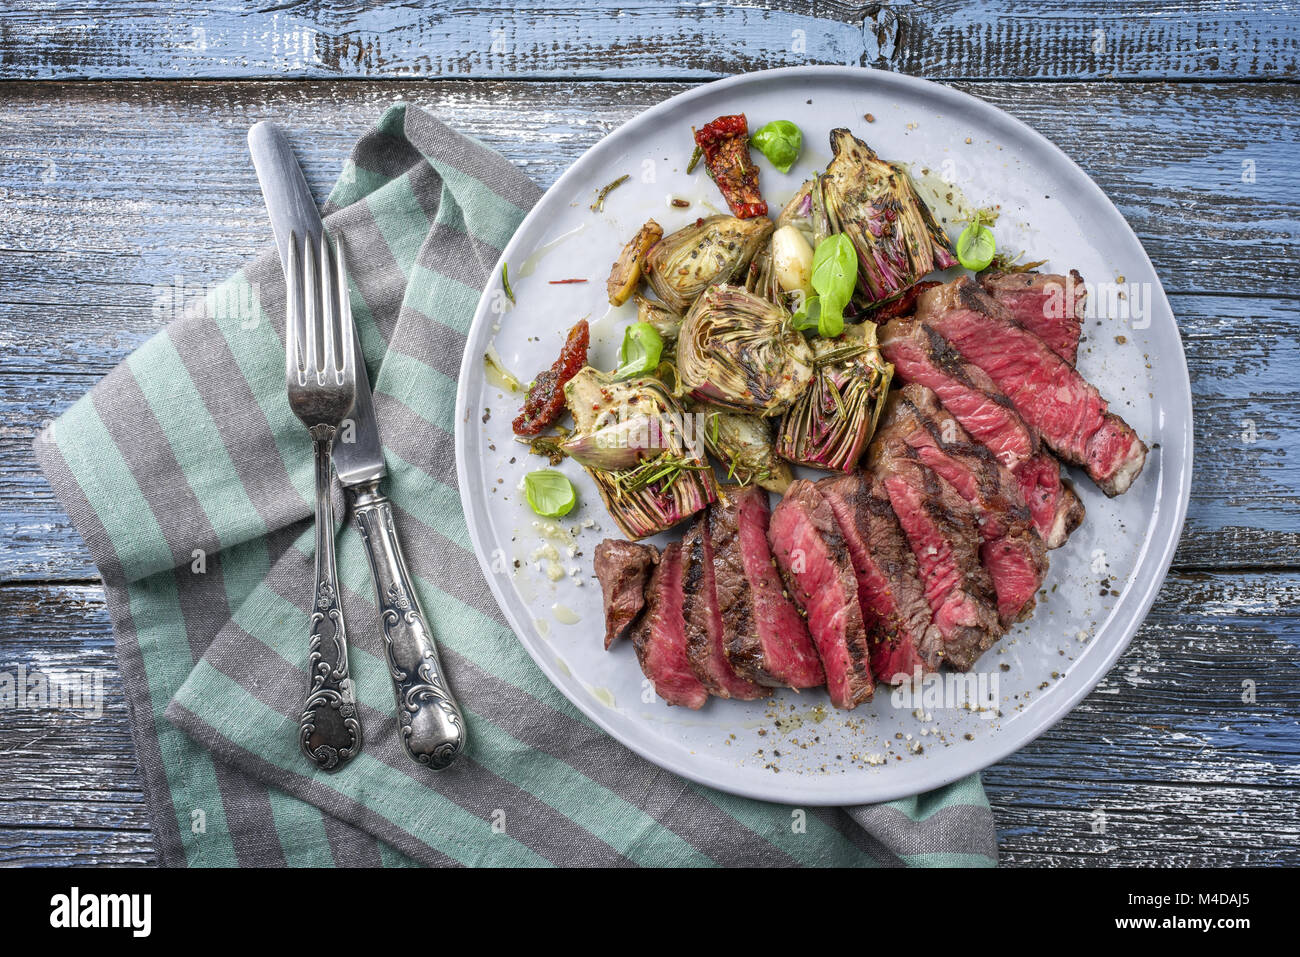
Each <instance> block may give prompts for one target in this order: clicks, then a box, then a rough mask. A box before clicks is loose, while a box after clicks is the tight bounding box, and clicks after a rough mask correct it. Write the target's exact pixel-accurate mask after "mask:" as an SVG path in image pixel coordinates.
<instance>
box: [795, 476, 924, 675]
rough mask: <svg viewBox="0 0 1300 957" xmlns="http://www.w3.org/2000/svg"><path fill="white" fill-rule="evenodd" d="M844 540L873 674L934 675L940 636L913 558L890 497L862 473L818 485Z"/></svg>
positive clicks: (834, 477)
mask: <svg viewBox="0 0 1300 957" xmlns="http://www.w3.org/2000/svg"><path fill="white" fill-rule="evenodd" d="M817 490H818V491H819V492H821V493H822V497H823V498H824V499H826V504H827V505H829V506H830V508H831V513H832V514H833V515H834V516H835V524H836V525H838V526H839V529H840V532H841V534H843V536H844V544H845V546H846V547H847V548H848V551H849V558H850V560H851V561H852V563H853V571H854V573H855V574H856V575H857V579H858V605H859V606H860V607H861V609H862V616H863V619H864V620H865V622H866V626H867V634H868V636H869V638H870V643H871V673H872V675H873V676H874V677H875V678H876V679H878V680H880V681H883V682H885V683H886V684H894V683H895V682H896V681H898V680H901V676H903V675H906V676H908V677H911V676H912V675H913V674H914V673H915V671H916V669H917V668H919V669H921V673H922V674H927V673H929V672H931V671H935V670H937V669H938V667H939V661H940V658H941V657H942V654H943V637H942V636H941V635H940V634H939V631H938V629H937V628H935V627H934V625H932V624H931V623H930V605H929V602H927V601H926V599H925V591H924V589H923V588H922V586H921V577H920V575H921V573H920V570H919V569H918V568H917V565H916V556H915V555H913V554H912V549H911V548H910V547H909V546H908V544H907V539H906V538H905V537H904V536H903V530H902V528H900V527H899V525H898V519H897V518H896V517H895V516H894V510H893V508H892V507H891V506H890V504H889V496H888V495H887V494H886V492H885V490H884V487H883V486H882V485H880V484H879V483H875V484H873V481H872V478H871V476H869V475H867V474H866V473H864V472H858V471H854V472H849V473H847V474H845V475H834V476H831V477H830V478H824V479H822V480H821V481H820V482H818V483H817Z"/></svg>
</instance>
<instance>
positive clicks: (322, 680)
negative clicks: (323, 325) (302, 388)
mask: <svg viewBox="0 0 1300 957" xmlns="http://www.w3.org/2000/svg"><path fill="white" fill-rule="evenodd" d="M311 437H312V442H313V445H314V446H315V452H316V597H315V603H314V605H313V608H312V616H311V644H310V647H309V648H308V652H307V672H308V677H309V678H310V681H311V684H310V686H309V688H308V690H307V703H306V705H304V707H303V712H302V719H301V721H299V727H298V743H299V744H300V745H302V750H303V753H304V754H306V755H307V757H309V758H310V759H311V760H312V762H313V763H315V764H316V766H317V767H319V768H321V769H322V770H325V771H335V770H337V769H339V768H341V767H342V766H343V765H345V764H347V762H349V761H351V760H352V759H353V758H354V757H356V756H357V754H358V753H359V752H360V751H361V717H360V715H358V714H357V699H356V695H355V693H354V691H353V688H352V679H351V677H350V676H349V672H348V631H347V626H346V625H345V624H344V622H343V605H342V603H341V600H340V597H339V584H338V568H337V566H336V565H335V563H334V514H333V510H332V509H331V508H330V453H331V450H332V448H333V445H334V428H333V427H332V426H327V425H318V426H316V427H315V428H313V429H312V430H311Z"/></svg>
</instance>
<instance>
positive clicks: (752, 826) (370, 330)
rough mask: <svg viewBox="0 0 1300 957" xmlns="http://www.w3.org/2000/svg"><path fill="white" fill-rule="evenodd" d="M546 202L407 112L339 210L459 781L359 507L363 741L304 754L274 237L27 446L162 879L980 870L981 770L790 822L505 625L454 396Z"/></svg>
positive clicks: (297, 498)
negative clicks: (391, 652) (107, 645)
mask: <svg viewBox="0 0 1300 957" xmlns="http://www.w3.org/2000/svg"><path fill="white" fill-rule="evenodd" d="M538 195H539V191H538V189H537V187H536V186H534V185H533V184H532V183H531V182H530V181H529V180H528V179H527V178H526V177H525V176H524V175H523V174H522V173H520V172H519V171H518V170H516V169H515V168H513V167H512V166H511V165H509V164H508V163H507V162H505V161H504V160H503V159H502V158H501V157H499V156H497V155H496V154H495V153H492V152H491V151H489V150H487V149H485V148H484V147H482V146H480V145H479V144H477V143H475V142H473V141H471V140H468V139H466V138H464V137H462V136H459V135H457V134H456V133H453V132H452V131H451V130H449V129H447V128H446V127H445V126H443V125H442V124H441V123H439V122H438V121H437V120H435V119H433V118H432V117H430V116H428V115H427V114H425V113H422V112H420V111H419V110H417V109H415V108H413V107H409V106H406V107H404V106H400V105H399V106H396V107H394V108H392V109H390V110H389V111H388V112H387V113H386V114H385V115H384V117H383V118H382V119H381V121H380V123H379V126H378V128H377V129H375V130H374V131H372V132H371V133H369V134H368V135H367V136H365V137H364V138H363V139H362V140H361V141H360V142H359V143H358V145H357V147H356V150H355V152H354V153H353V156H352V158H351V159H350V160H349V161H348V163H347V165H346V166H345V168H344V172H343V176H342V177H341V179H340V180H339V183H338V185H337V186H336V187H335V189H334V191H333V193H332V194H331V195H330V198H329V202H328V206H327V210H326V212H327V214H328V219H327V222H328V224H329V227H330V229H331V231H332V232H335V233H341V234H343V235H344V236H345V237H346V240H347V245H348V249H349V260H350V264H351V266H352V282H353V287H352V308H353V313H354V315H355V317H356V320H357V325H358V328H359V330H360V335H361V339H362V345H363V349H364V352H365V356H366V362H367V366H368V367H369V370H370V373H371V381H372V382H373V384H374V391H375V400H376V406H377V408H378V412H379V419H380V426H381V429H382V432H383V437H384V442H385V451H386V455H387V458H388V464H389V468H390V470H391V478H390V480H389V483H388V492H389V494H390V496H391V497H392V499H393V501H394V503H395V505H396V508H397V511H398V522H399V527H400V528H401V531H402V535H403V538H404V539H405V542H406V546H407V548H406V550H407V555H408V557H409V558H410V560H411V563H412V565H413V571H414V573H415V575H416V577H417V579H418V581H417V586H418V588H419V590H420V595H421V598H422V600H423V602H424V606H425V608H426V609H427V611H428V612H429V614H430V616H431V617H432V619H433V623H434V627H435V629H436V632H437V634H438V637H439V639H440V641H441V642H442V647H443V656H444V662H445V664H446V667H447V670H448V672H449V673H450V675H451V679H452V681H453V683H454V685H455V687H456V689H457V690H458V692H459V694H460V696H461V699H462V701H463V703H464V705H465V710H466V712H467V720H468V721H469V724H470V739H471V741H472V742H473V744H472V750H471V753H470V755H469V757H468V760H465V761H463V762H462V763H461V764H460V765H459V766H458V767H456V768H454V769H453V770H450V771H446V772H442V773H441V774H435V773H433V772H430V771H427V770H425V769H423V768H420V767H417V766H416V765H414V764H412V763H411V762H410V761H409V760H408V759H407V758H406V757H405V755H404V754H403V753H402V751H401V748H400V746H399V744H398V736H397V724H396V717H395V713H394V708H393V700H392V693H391V690H390V687H389V681H388V676H387V673H386V670H385V666H384V663H383V651H382V648H381V647H380V640H379V637H378V636H379V635H380V629H379V627H378V624H377V621H376V614H375V608H374V604H373V596H372V594H371V586H370V582H369V578H368V576H369V570H368V567H367V564H366V560H365V556H364V553H363V550H362V546H361V542H360V539H359V537H358V535H357V532H356V531H355V529H354V528H353V527H351V526H348V525H345V524H344V523H343V521H342V515H339V516H338V538H337V541H338V557H339V565H340V569H341V573H342V577H343V585H344V589H345V595H344V600H345V603H346V609H347V615H348V618H349V622H350V623H351V625H352V628H351V632H352V635H353V638H354V641H355V644H354V645H353V649H352V666H353V671H354V673H355V675H356V682H357V690H358V697H359V700H360V705H361V708H362V711H363V715H362V717H363V719H364V724H365V727H366V729H367V736H366V737H367V741H366V749H365V751H364V753H363V754H362V755H361V756H360V757H358V758H357V759H356V760H355V761H353V762H352V763H351V764H349V765H348V766H347V767H346V768H344V769H343V770H341V771H339V772H338V773H335V774H332V775H331V774H324V773H320V772H318V771H316V770H315V769H314V768H313V767H312V766H311V765H310V764H309V763H308V762H307V761H305V760H304V759H303V758H302V757H301V755H300V754H299V753H298V750H297V739H296V734H295V728H296V723H297V711H298V708H299V706H300V704H301V701H302V694H303V688H304V687H305V686H306V676H305V671H304V659H305V656H306V638H305V636H306V634H307V610H306V608H307V603H308V602H309V599H310V583H311V581H312V578H313V576H312V544H311V525H310V520H311V510H312V506H311V498H310V496H311V483H312V465H311V448H310V443H309V440H308V437H307V434H306V432H305V431H304V430H303V428H302V427H301V425H300V424H299V423H298V421H297V420H296V419H295V418H294V417H293V415H292V413H291V412H290V411H289V407H288V404H287V402H286V400H285V395H284V373H283V354H284V353H283V349H282V345H281V338H280V336H281V332H282V326H283V299H284V283H283V279H282V277H281V275H280V269H279V265H278V261H277V259H276V257H275V253H274V251H273V249H271V248H270V246H269V242H268V246H267V251H266V252H265V253H264V254H263V255H261V256H260V257H258V259H257V260H256V261H255V262H253V263H252V264H251V265H250V266H249V267H248V268H247V269H246V270H244V271H242V272H240V273H238V274H237V275H235V276H233V277H232V278H231V279H229V280H228V281H227V282H226V283H225V284H224V285H222V286H221V287H220V288H218V289H217V290H215V291H214V292H213V293H212V294H211V295H210V296H209V297H208V301H207V303H206V306H205V308H203V309H196V310H194V311H192V312H191V313H190V314H188V315H186V316H185V317H183V318H180V319H178V320H176V321H175V322H174V323H172V324H171V325H170V326H168V327H167V328H166V329H165V330H164V331H162V332H161V333H159V334H158V335H157V336H155V337H154V338H153V339H151V340H150V341H148V342H147V343H145V344H144V345H143V346H141V347H140V348H139V349H138V350H137V351H136V352H135V353H134V354H132V355H131V356H130V357H129V358H127V359H126V361H125V362H123V363H122V364H121V365H120V366H118V367H117V368H116V369H115V370H114V371H113V372H112V373H110V374H109V375H108V376H107V377H106V378H105V379H104V380H103V381H102V382H100V383H99V384H98V385H97V386H96V387H95V388H94V389H93V390H92V391H91V392H90V394H89V395H87V396H85V397H84V398H82V399H81V400H80V401H78V402H77V403H76V404H75V405H73V406H72V407H71V408H70V409H69V410H68V411H67V412H66V413H65V414H64V415H63V416H62V417H61V418H60V419H59V420H58V421H57V422H56V423H55V424H54V425H53V426H52V427H51V428H50V429H48V430H47V431H46V432H45V433H43V434H42V435H41V437H40V438H39V439H38V440H37V453H38V455H39V457H40V460H41V463H42V466H43V468H44V469H45V472H46V474H47V475H48V476H49V479H50V482H51V484H52V485H53V486H54V488H55V490H56V491H57V492H58V494H59V496H60V498H61V500H62V501H63V504H64V506H65V507H66V509H67V511H68V514H69V515H70V516H71V517H72V519H73V521H74V522H75V523H76V526H77V528H78V530H79V531H80V532H81V534H82V536H83V537H84V538H85V540H86V543H87V545H88V546H89V548H90V550H91V552H92V553H93V555H94V557H95V561H96V563H97V565H98V567H99V569H100V571H101V573H102V575H103V579H104V586H105V590H106V592H107V595H108V604H109V609H110V613H111V615H112V619H113V629H114V633H115V634H116V637H117V646H118V653H119V658H120V662H121V669H122V675H123V677H124V680H125V685H126V694H127V698H128V706H129V710H130V716H131V725H132V729H133V733H134V735H135V743H136V750H137V754H138V757H139V763H140V768H141V772H142V775H143V783H144V789H145V792H146V795H147V797H148V800H149V803H150V808H151V811H152V819H153V826H154V830H155V833H156V835H157V840H158V850H159V858H160V861H161V862H162V863H164V864H168V865H186V864H189V865H286V864H287V865H383V866H411V865H414V864H426V865H433V864H446V865H451V864H465V865H549V864H560V865H626V864H644V865H711V864H739V865H882V864H883V865H896V864H900V863H902V864H929V865H961V864H989V863H992V862H993V861H994V860H995V858H996V841H995V837H994V831H993V826H992V819H991V816H990V813H989V808H988V803H987V801H986V800H985V797H984V793H983V790H982V788H981V787H980V783H979V780H978V778H970V779H968V780H965V781H962V782H959V783H958V784H955V785H952V786H950V787H948V788H945V789H943V790H941V791H938V792H935V793H932V794H927V795H922V796H920V797H918V798H913V799H911V800H907V801H897V802H894V803H891V804H888V805H880V806H873V807H859V808H848V809H810V810H809V813H808V815H807V826H806V829H804V830H798V829H795V828H792V827H791V821H792V815H791V809H790V808H787V807H782V806H779V805H773V804H764V803H761V802H757V801H751V800H746V799H741V798H736V797H731V796H729V795H726V794H722V793H719V792H716V791H712V790H710V789H708V788H704V787H699V786H696V785H693V784H690V783H688V782H685V781H683V780H681V779H680V778H677V777H675V776H673V775H671V774H668V773H666V772H664V771H662V770H660V769H659V768H657V767H655V766H654V765H651V764H649V763H647V762H646V761H644V760H642V759H641V758H639V757H637V756H636V755H634V754H633V753H632V752H631V751H628V750H627V749H625V748H623V747H622V746H621V745H619V744H618V743H617V742H615V741H614V740H612V739H610V738H609V737H607V736H606V735H605V734H604V733H603V732H601V731H600V730H599V729H598V728H596V727H595V726H593V725H592V724H591V722H590V721H588V720H587V719H586V718H585V717H584V716H583V715H582V714H581V713H580V712H579V711H578V710H577V709H576V708H574V707H573V706H572V705H570V704H569V702H568V701H567V700H565V699H564V698H563V697H562V696H561V695H560V694H559V693H558V692H557V691H556V690H555V689H554V688H552V687H551V685H550V684H549V682H548V681H547V680H546V678H545V677H544V676H543V675H542V673H541V672H540V671H538V670H537V668H536V667H535V666H534V665H533V663H532V661H531V659H529V657H528V656H527V654H525V652H524V651H523V649H522V648H521V647H520V646H519V644H518V642H517V640H516V639H515V637H514V635H513V634H511V632H510V631H509V629H508V628H506V627H505V625H504V623H503V620H502V617H501V615H500V613H499V611H498V610H497V608H496V605H495V603H494V602H493V600H492V597H491V595H490V593H489V591H488V589H487V586H486V585H485V583H484V582H483V580H482V578H481V575H480V573H479V569H478V565H477V563H476V561H475V559H474V556H473V554H472V551H471V548H470V543H469V536H468V534H467V532H466V528H465V520H464V517H463V515H462V512H461V507H460V501H459V498H458V495H457V491H456V479H455V471H456V470H455V463H454V458H453V405H454V398H455V391H456V375H457V370H458V368H459V365H460V357H461V354H462V352H463V350H464V344H465V334H466V330H467V328H468V323H469V321H470V318H471V316H472V315H473V312H474V306H475V303H476V301H477V299H478V297H479V293H480V290H481V289H482V288H483V286H484V285H485V283H486V282H487V280H488V277H489V275H490V273H491V270H492V267H493V265H494V264H495V262H496V260H497V257H498V256H499V254H500V251H501V249H502V248H504V246H505V244H506V241H507V240H508V239H509V238H510V235H511V233H512V232H513V231H514V229H515V228H516V226H517V225H518V224H519V222H520V220H521V219H522V217H523V216H524V213H525V212H526V211H527V210H528V209H529V207H530V206H531V205H532V204H533V203H534V202H535V201H536V200H537V198H538ZM268 235H269V234H268ZM250 238H254V239H262V238H264V237H262V236H257V237H250ZM335 501H336V503H341V502H342V497H341V495H337V494H336V497H335Z"/></svg>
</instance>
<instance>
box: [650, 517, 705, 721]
mask: <svg viewBox="0 0 1300 957" xmlns="http://www.w3.org/2000/svg"><path fill="white" fill-rule="evenodd" d="M646 593H647V596H648V599H647V603H646V609H645V613H644V614H643V615H642V616H641V617H640V619H638V621H637V622H636V624H635V625H634V626H633V628H632V647H633V649H634V650H635V651H636V658H637V662H638V663H639V664H640V665H641V672H642V674H644V675H645V676H646V677H647V678H649V679H650V683H651V684H652V685H654V689H655V693H656V694H658V695H659V697H661V698H663V699H664V700H665V701H667V702H668V703H669V704H670V705H674V704H675V705H681V706H683V707H686V708H690V709H692V710H696V709H699V708H701V707H703V705H704V702H705V701H706V700H708V697H709V692H708V690H707V689H706V688H705V687H704V685H702V684H701V683H700V681H699V679H698V678H696V677H695V674H694V672H693V671H692V670H691V665H690V660H689V659H688V657H687V654H686V623H685V620H684V619H683V617H682V547H681V545H680V544H679V543H677V542H673V543H672V544H671V545H669V546H668V547H667V548H665V549H664V552H663V555H661V556H660V558H659V564H658V565H656V566H655V569H654V571H653V573H652V574H651V576H650V584H649V586H648V587H647V589H646Z"/></svg>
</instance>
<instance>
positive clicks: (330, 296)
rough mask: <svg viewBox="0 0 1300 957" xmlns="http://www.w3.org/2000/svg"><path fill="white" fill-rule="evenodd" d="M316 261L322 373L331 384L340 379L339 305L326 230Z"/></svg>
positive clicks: (319, 244)
mask: <svg viewBox="0 0 1300 957" xmlns="http://www.w3.org/2000/svg"><path fill="white" fill-rule="evenodd" d="M317 254H318V256H319V258H318V259H317V260H316V261H317V262H318V263H319V264H320V305H321V310H320V311H321V316H320V329H321V371H322V372H323V373H324V375H325V376H326V377H327V378H328V379H329V381H331V382H337V381H338V377H339V362H338V356H337V354H336V353H335V350H336V348H337V347H338V335H337V333H336V332H335V326H337V325H338V315H339V310H338V303H337V300H336V296H337V293H336V292H335V289H334V270H333V269H331V268H330V241H329V237H328V236H326V235H325V230H324V229H322V230H321V231H320V242H319V243H318V245H317Z"/></svg>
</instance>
